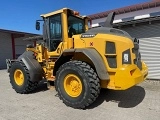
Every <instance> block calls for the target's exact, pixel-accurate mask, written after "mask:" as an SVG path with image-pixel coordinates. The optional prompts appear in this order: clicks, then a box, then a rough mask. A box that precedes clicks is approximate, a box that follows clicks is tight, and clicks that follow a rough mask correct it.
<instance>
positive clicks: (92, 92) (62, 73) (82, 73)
mask: <svg viewBox="0 0 160 120" xmlns="http://www.w3.org/2000/svg"><path fill="white" fill-rule="evenodd" d="M55 87H56V90H57V92H58V96H59V98H60V99H61V100H62V101H63V102H64V103H65V104H66V105H67V106H70V107H73V108H78V109H83V108H85V107H87V106H89V105H90V104H92V103H93V102H94V101H95V100H96V98H97V97H98V96H99V93H100V81H99V78H98V76H97V74H96V73H95V72H94V70H93V69H92V68H91V67H90V65H88V64H87V63H85V62H81V61H77V60H75V61H69V62H67V63H65V64H63V65H62V66H61V67H60V68H59V70H58V71H57V73H56V80H55Z"/></svg>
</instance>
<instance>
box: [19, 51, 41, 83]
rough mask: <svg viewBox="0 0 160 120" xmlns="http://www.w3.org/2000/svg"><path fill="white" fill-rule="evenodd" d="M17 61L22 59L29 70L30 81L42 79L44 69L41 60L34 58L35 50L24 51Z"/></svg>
mask: <svg viewBox="0 0 160 120" xmlns="http://www.w3.org/2000/svg"><path fill="white" fill-rule="evenodd" d="M17 61H22V62H23V63H24V64H25V66H26V67H27V69H28V70H29V74H30V81H33V82H36V81H40V80H42V76H43V69H42V67H41V65H40V64H39V62H38V61H37V60H36V59H35V58H34V55H33V52H31V51H26V52H24V53H23V54H22V55H21V56H19V57H18V59H17Z"/></svg>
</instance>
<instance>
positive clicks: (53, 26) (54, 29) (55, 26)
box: [47, 14, 64, 57]
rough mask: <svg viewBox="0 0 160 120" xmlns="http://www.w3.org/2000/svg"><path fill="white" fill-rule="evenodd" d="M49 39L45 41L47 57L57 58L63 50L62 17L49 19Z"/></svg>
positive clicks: (55, 16) (56, 16) (59, 15)
mask: <svg viewBox="0 0 160 120" xmlns="http://www.w3.org/2000/svg"><path fill="white" fill-rule="evenodd" d="M48 29H49V35H48V37H49V39H48V41H47V47H48V51H49V56H51V57H58V56H59V55H60V54H61V53H62V51H63V49H64V44H63V42H64V41H63V38H62V32H63V30H62V16H61V14H57V15H54V16H51V17H50V18H49V27H48Z"/></svg>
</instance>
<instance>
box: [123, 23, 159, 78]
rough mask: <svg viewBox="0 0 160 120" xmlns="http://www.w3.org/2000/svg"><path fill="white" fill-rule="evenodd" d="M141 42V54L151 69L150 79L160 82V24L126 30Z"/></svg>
mask: <svg viewBox="0 0 160 120" xmlns="http://www.w3.org/2000/svg"><path fill="white" fill-rule="evenodd" d="M123 30H125V31H127V32H128V33H129V34H130V35H131V36H132V37H137V38H139V40H140V52H141V55H142V60H144V61H145V62H146V64H147V66H148V68H149V75H148V78H149V79H158V80H160V23H155V24H147V25H140V26H135V27H128V28H124V29H123Z"/></svg>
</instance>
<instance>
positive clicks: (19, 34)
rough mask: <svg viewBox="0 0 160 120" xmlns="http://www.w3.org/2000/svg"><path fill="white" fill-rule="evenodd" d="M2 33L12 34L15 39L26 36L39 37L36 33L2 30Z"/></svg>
mask: <svg viewBox="0 0 160 120" xmlns="http://www.w3.org/2000/svg"><path fill="white" fill-rule="evenodd" d="M0 32H3V33H10V34H12V35H13V36H14V37H15V38H18V37H24V35H33V36H35V35H39V34H34V33H27V32H20V31H13V30H6V29H0Z"/></svg>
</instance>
